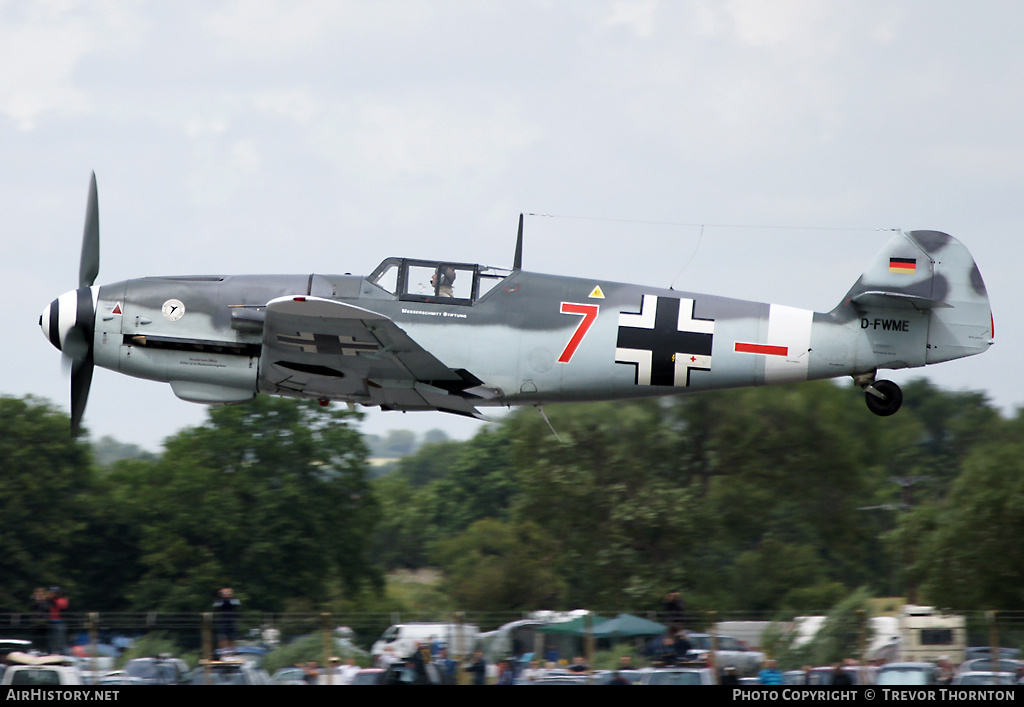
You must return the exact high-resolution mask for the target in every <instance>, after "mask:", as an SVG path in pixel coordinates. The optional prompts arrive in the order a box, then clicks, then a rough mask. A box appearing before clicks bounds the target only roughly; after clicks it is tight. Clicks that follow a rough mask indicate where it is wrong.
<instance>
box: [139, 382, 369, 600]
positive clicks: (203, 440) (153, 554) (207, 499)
mask: <svg viewBox="0 0 1024 707" xmlns="http://www.w3.org/2000/svg"><path fill="white" fill-rule="evenodd" d="M350 418H351V414H350V413H347V412H337V411H334V412H332V411H328V410H324V409H322V408H319V407H318V406H316V404H315V403H312V402H300V401H292V400H282V399H274V398H257V399H256V400H255V401H254V402H253V403H251V404H248V405H238V406H230V407H223V408H219V409H214V410H212V411H211V413H210V421H209V423H208V424H207V425H205V426H203V427H199V428H194V429H190V430H186V431H184V432H181V433H179V434H178V435H177V436H175V437H173V438H171V439H169V440H168V441H167V444H166V452H165V453H164V456H163V458H162V459H161V460H160V461H159V462H158V463H156V464H154V465H153V466H152V467H151V468H149V469H148V470H147V473H145V474H143V475H139V476H136V477H135V478H134V479H133V483H134V488H133V490H132V491H133V493H132V501H131V503H132V505H133V506H135V509H136V510H137V511H139V512H141V511H142V509H145V513H146V515H147V521H146V523H145V524H144V526H143V528H142V531H141V538H140V546H141V548H142V564H143V567H144V572H143V575H142V577H141V579H140V581H139V582H138V583H137V584H136V586H135V588H134V590H133V593H132V599H133V602H134V604H135V605H136V606H138V607H140V608H143V607H145V608H150V609H152V608H159V609H162V610H165V611H195V610H200V609H204V608H206V606H207V605H208V604H207V601H202V600H201V598H202V597H210V599H209V600H208V601H210V602H212V597H213V595H214V593H215V591H216V590H217V588H218V587H221V586H233V587H235V588H236V594H237V595H238V596H239V597H240V598H241V599H242V601H243V605H244V606H246V607H247V608H251V609H264V610H270V611H275V610H278V611H279V610H281V608H282V607H283V606H284V605H285V604H286V603H287V602H288V601H289V600H292V599H294V598H296V597H310V598H313V599H314V601H316V600H318V599H319V600H322V599H324V598H326V589H327V587H328V582H329V580H331V579H338V580H340V582H341V584H342V586H344V587H345V589H346V590H349V591H357V590H358V589H359V587H360V586H362V585H363V584H364V583H365V582H374V583H376V582H378V581H379V576H378V574H377V572H376V570H375V569H374V567H373V565H372V563H371V559H370V557H369V556H368V551H367V550H368V548H367V540H368V538H369V534H370V531H371V530H372V527H373V524H374V522H375V521H376V518H377V506H376V502H375V500H374V498H373V497H372V495H371V494H370V493H369V487H368V484H367V481H366V464H365V457H366V449H365V447H364V446H363V445H362V442H361V441H360V438H359V435H358V433H357V432H356V431H355V430H354V429H353V428H352V427H351V426H350V425H349V420H350Z"/></svg>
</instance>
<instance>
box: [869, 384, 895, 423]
mask: <svg viewBox="0 0 1024 707" xmlns="http://www.w3.org/2000/svg"><path fill="white" fill-rule="evenodd" d="M864 400H865V401H866V402H867V404H868V410H870V411H871V412H873V413H875V414H876V415H880V416H881V417H888V416H889V415H892V414H893V413H895V412H896V411H897V410H899V409H900V405H902V404H903V391H902V390H900V387H899V386H898V385H896V384H895V383H893V382H892V381H887V380H881V381H875V382H874V383H871V384H870V385H867V386H865V387H864Z"/></svg>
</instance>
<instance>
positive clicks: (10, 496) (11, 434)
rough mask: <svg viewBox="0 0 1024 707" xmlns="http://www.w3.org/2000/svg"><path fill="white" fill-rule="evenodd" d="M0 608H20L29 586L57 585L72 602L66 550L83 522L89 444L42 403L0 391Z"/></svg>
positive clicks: (25, 602)
mask: <svg viewBox="0 0 1024 707" xmlns="http://www.w3.org/2000/svg"><path fill="white" fill-rule="evenodd" d="M0 429H3V435H2V436H0V519H3V520H2V522H0V548H2V549H3V551H2V552H0V576H2V577H3V582H0V611H24V610H25V609H26V608H27V605H28V602H29V598H30V596H31V594H32V590H33V588H34V587H38V586H49V585H61V586H62V587H63V588H64V590H65V592H66V593H68V594H69V595H71V596H72V600H73V601H74V599H75V597H74V591H75V587H74V586H73V585H72V586H69V585H70V584H71V578H72V577H73V574H74V573H73V568H72V562H73V559H72V557H71V550H72V548H73V547H74V542H75V538H76V536H77V534H78V533H79V532H80V531H81V530H82V528H83V526H84V523H83V521H82V517H83V504H82V500H81V494H82V492H83V491H84V490H85V489H86V488H87V487H88V485H89V482H90V479H91V457H90V451H89V447H88V445H86V444H85V443H84V442H82V441H80V440H75V439H72V438H71V435H70V433H69V430H70V420H69V419H68V416H67V415H66V414H65V413H63V412H60V411H59V410H57V409H56V408H55V407H54V406H53V405H51V404H50V403H47V402H45V401H42V400H39V399H37V398H33V397H31V396H29V397H26V398H20V399H19V398H8V397H0Z"/></svg>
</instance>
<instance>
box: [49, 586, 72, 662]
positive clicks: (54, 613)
mask: <svg viewBox="0 0 1024 707" xmlns="http://www.w3.org/2000/svg"><path fill="white" fill-rule="evenodd" d="M49 605H50V610H49V620H50V652H51V653H64V652H66V651H67V643H68V640H67V638H68V634H67V626H66V625H65V624H64V612H65V611H67V609H68V598H67V597H66V596H64V593H63V592H62V591H61V590H60V587H50V596H49Z"/></svg>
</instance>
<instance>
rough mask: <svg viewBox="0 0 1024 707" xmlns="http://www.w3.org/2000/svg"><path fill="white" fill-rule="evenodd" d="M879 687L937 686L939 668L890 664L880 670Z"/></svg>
mask: <svg viewBox="0 0 1024 707" xmlns="http://www.w3.org/2000/svg"><path fill="white" fill-rule="evenodd" d="M875 681H876V684H878V685H937V684H938V682H939V668H938V666H937V665H935V664H934V663H888V664H886V665H883V666H882V667H881V668H879V669H878V674H877V676H876V678H875Z"/></svg>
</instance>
